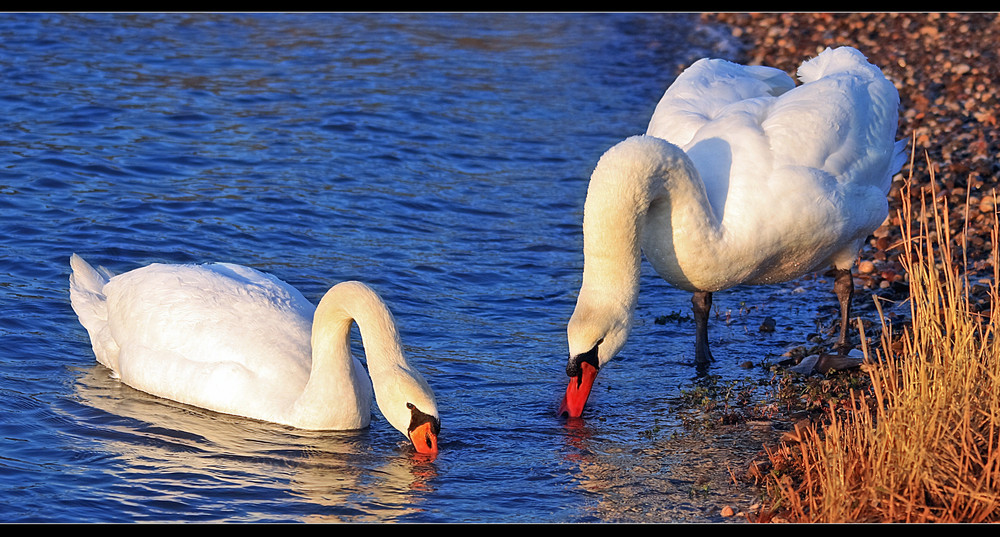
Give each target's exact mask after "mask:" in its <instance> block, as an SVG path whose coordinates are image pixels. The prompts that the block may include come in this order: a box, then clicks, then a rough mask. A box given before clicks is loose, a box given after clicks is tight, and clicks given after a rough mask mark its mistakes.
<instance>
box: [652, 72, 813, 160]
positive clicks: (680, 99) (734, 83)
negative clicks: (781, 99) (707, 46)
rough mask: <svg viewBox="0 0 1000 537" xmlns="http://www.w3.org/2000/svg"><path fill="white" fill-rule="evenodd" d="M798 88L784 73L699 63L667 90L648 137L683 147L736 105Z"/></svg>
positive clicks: (654, 114) (656, 111)
mask: <svg viewBox="0 0 1000 537" xmlns="http://www.w3.org/2000/svg"><path fill="white" fill-rule="evenodd" d="M794 87H795V82H794V81H793V80H792V78H791V77H789V76H788V74H786V73H785V72H784V71H781V70H780V69H774V68H772V67H764V66H759V65H753V66H746V65H739V64H735V63H732V62H728V61H726V60H719V59H702V60H698V61H697V62H695V63H694V64H693V65H691V67H689V68H687V69H685V70H684V72H683V73H681V74H680V76H678V77H677V79H676V80H675V81H674V83H673V84H671V85H670V87H669V88H667V91H666V92H665V93H664V94H663V97H662V98H661V99H660V102H659V103H658V104H657V106H656V110H655V111H654V112H653V117H652V118H651V119H650V122H649V127H648V128H647V129H646V134H649V135H650V136H656V137H657V138H662V139H664V140H667V141H668V142H671V143H673V144H675V145H679V146H682V147H683V146H685V145H686V144H687V143H688V142H690V141H691V139H692V138H694V136H695V133H697V131H698V130H699V129H700V128H702V127H703V126H704V125H705V124H706V123H708V122H710V121H713V120H715V119H717V118H718V117H719V116H720V115H721V114H724V113H726V112H725V111H726V109H727V108H728V107H730V106H731V105H733V104H734V103H740V102H743V101H748V100H753V99H759V98H764V99H770V98H773V97H775V96H777V95H781V94H783V93H785V92H787V91H788V90H790V89H792V88H794Z"/></svg>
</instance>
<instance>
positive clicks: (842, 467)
mask: <svg viewBox="0 0 1000 537" xmlns="http://www.w3.org/2000/svg"><path fill="white" fill-rule="evenodd" d="M911 169H912V165H911ZM931 183H932V184H933V183H934V181H933V172H932V181H931ZM914 197H916V198H918V201H919V208H917V207H913V198H914ZM904 198H905V200H904V203H903V208H902V210H901V211H900V220H901V221H902V222H903V224H902V228H903V229H902V230H901V231H902V235H903V243H902V245H901V248H902V249H903V252H902V254H901V256H900V259H901V260H902V263H903V265H904V268H905V269H906V272H907V274H908V276H909V286H910V313H911V324H910V325H909V326H906V327H903V329H902V330H899V327H891V326H889V323H888V321H886V316H884V315H881V313H882V310H881V309H879V313H880V316H881V318H882V324H883V327H882V328H883V330H882V337H881V341H880V342H879V344H878V345H875V347H876V348H875V349H869V348H867V347H866V348H865V349H864V350H865V354H866V356H867V357H868V359H869V361H870V363H869V364H868V365H866V368H867V370H868V373H869V375H870V377H871V388H870V390H869V391H866V393H852V394H851V396H850V404H849V405H847V410H846V411H845V410H843V409H842V410H840V411H838V410H835V409H834V406H832V405H831V407H830V410H829V412H828V413H827V420H826V421H827V424H826V425H824V426H821V427H817V426H813V427H809V428H804V429H799V430H797V433H798V438H797V439H796V440H797V441H791V442H785V443H783V444H781V445H780V446H778V447H777V448H775V449H773V450H769V452H768V455H769V457H770V459H771V463H772V468H773V470H772V472H771V474H770V475H769V476H768V477H767V480H766V481H767V486H768V489H769V490H770V491H771V493H772V497H773V498H775V499H776V505H775V508H774V510H773V512H775V513H778V514H779V515H780V516H781V517H783V518H785V519H787V520H790V521H795V522H998V521H1000V337H998V332H1000V291H998V288H997V282H998V281H1000V262H998V259H997V257H998V255H997V248H996V246H997V242H998V224H997V222H996V217H995V216H994V222H993V229H992V246H993V249H992V251H991V253H990V256H991V258H992V265H993V271H994V273H993V277H992V280H991V281H989V282H987V285H988V287H989V291H988V293H989V303H990V304H992V305H993V307H992V308H991V309H990V311H987V312H985V313H980V312H977V311H976V308H975V307H973V303H972V299H971V298H970V289H971V287H972V282H970V281H969V277H968V276H967V274H968V273H967V272H965V271H964V269H963V268H964V266H968V265H967V263H966V261H967V260H966V259H965V256H966V251H967V250H966V244H965V237H966V236H967V235H968V233H967V232H966V231H967V230H954V229H952V228H951V226H950V224H949V222H950V221H951V220H950V215H949V214H948V207H947V204H946V203H945V200H944V199H943V198H942V199H938V198H937V197H936V196H935V192H934V191H933V190H931V191H927V190H922V191H921V192H919V193H917V194H916V195H913V194H912V193H909V192H907V193H906V195H905V196H904ZM914 211H916V212H914ZM966 222H968V219H967V218H966ZM956 231H957V233H956ZM956 254H957V255H956ZM956 259H957V260H958V261H959V262H958V263H955V262H954V261H955V260H956ZM963 263H964V265H963ZM891 328H896V329H897V330H896V334H895V335H893V330H892V329H891ZM862 339H864V338H862ZM841 408H843V407H841ZM765 518H766V517H765Z"/></svg>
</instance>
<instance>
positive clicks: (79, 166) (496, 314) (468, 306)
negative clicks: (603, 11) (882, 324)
mask: <svg viewBox="0 0 1000 537" xmlns="http://www.w3.org/2000/svg"><path fill="white" fill-rule="evenodd" d="M726 36H728V32H727V31H723V30H720V29H717V28H713V27H710V26H705V25H701V24H699V23H698V19H697V17H693V16H690V15H672V14H665V15H655V16H651V15H636V14H620V15H594V14H579V15H562V14H558V15H557V14H550V15H513V14H475V15H437V14H398V15H343V14H296V15H243V14H218V15H215V14H206V15H145V14H139V15H115V14H68V15H52V14H7V15H2V16H0V80H3V84H2V85H0V116H2V118H3V121H2V134H0V143H2V145H3V147H2V152H0V155H2V156H0V234H2V237H3V239H2V241H0V342H2V350H0V521H3V522H147V521H244V522H259V521H261V522H263V521H266V522H286V521H316V522H322V521H345V522H369V521H395V522H597V521H611V522H632V521H638V522H652V521H659V522H676V521H716V520H720V518H719V517H718V507H719V506H720V505H726V504H730V505H732V504H738V503H739V501H740V500H746V499H747V498H749V496H747V494H748V493H747V492H746V491H744V490H735V489H730V488H728V487H726V486H723V485H719V483H724V482H725V479H726V478H725V476H726V475H728V470H727V468H726V464H727V463H728V461H729V460H730V459H732V458H733V453H732V452H731V448H730V444H734V443H735V440H734V439H731V438H726V437H722V436H709V437H701V436H698V435H697V434H693V433H690V432H689V431H686V430H685V429H684V428H683V427H681V426H680V422H679V420H678V418H677V416H676V412H674V410H673V408H674V404H673V401H674V398H675V397H676V396H677V394H678V393H679V391H680V390H681V389H685V388H689V387H690V386H691V383H692V381H693V379H694V378H695V376H696V373H695V370H694V368H693V367H692V349H693V339H694V338H693V326H692V325H691V323H690V322H689V321H684V320H683V319H682V320H681V321H677V322H673V321H672V322H668V323H667V324H664V325H661V324H657V323H655V322H653V320H654V319H655V318H656V317H658V316H662V315H669V314H672V313H683V314H686V313H687V312H688V311H689V307H690V303H689V296H688V295H687V294H685V293H681V292H678V291H676V290H674V289H671V288H669V287H668V286H667V285H665V284H663V283H662V282H660V281H658V280H657V279H656V278H655V276H654V275H653V274H652V273H651V269H649V267H648V266H646V267H645V269H644V270H645V271H646V274H645V275H644V284H643V294H642V297H641V299H640V304H639V308H638V310H637V323H636V327H635V329H634V331H633V334H632V338H631V340H630V342H629V345H628V346H627V347H626V349H625V351H624V352H623V353H622V356H621V359H620V360H619V361H618V362H617V363H616V364H614V366H613V367H609V368H607V369H606V370H605V371H603V372H602V374H601V378H600V379H599V380H598V385H597V388H596V389H595V393H594V395H593V396H592V399H591V406H590V408H589V409H588V411H587V414H586V415H585V419H584V420H582V421H579V422H574V423H567V422H565V421H564V420H562V419H559V418H557V417H556V416H555V415H554V410H555V407H556V405H557V403H558V399H559V396H560V394H561V392H562V391H563V390H564V388H565V383H566V377H565V374H564V372H563V369H564V367H565V360H566V356H565V355H566V343H565V323H566V321H567V319H568V318H569V315H570V313H571V311H572V308H573V304H574V301H575V296H576V292H577V290H578V288H579V283H580V271H581V269H582V263H583V258H582V253H581V245H582V239H581V233H580V223H581V213H582V206H583V200H584V195H585V192H586V186H587V179H588V177H589V175H590V172H591V170H592V169H593V166H594V164H595V163H596V162H597V159H598V158H599V157H600V155H601V154H602V153H603V151H604V150H606V149H607V148H608V147H610V146H611V145H613V144H614V143H616V142H617V141H619V140H621V139H622V138H624V137H626V136H629V135H632V134H636V133H640V132H642V131H644V130H645V126H646V122H647V121H648V119H649V117H650V114H651V113H652V111H653V108H654V106H655V104H656V101H657V100H658V98H659V97H660V95H661V94H662V92H663V91H664V89H665V88H666V86H667V85H668V84H669V83H670V81H671V80H672V79H673V77H674V76H675V75H676V73H677V72H678V70H677V69H678V66H681V65H685V64H688V63H690V62H691V61H693V60H694V59H696V58H698V57H701V56H705V55H716V56H723V57H726V56H732V55H733V54H735V49H734V48H733V44H732V43H731V42H730V41H728V39H729V38H728V37H726ZM72 252H77V253H79V254H81V255H82V256H83V257H85V258H86V259H88V260H89V261H91V262H92V263H94V264H100V265H104V266H106V267H108V268H109V269H111V270H113V271H115V272H124V271H128V270H131V269H133V268H137V267H139V266H142V265H145V264H147V263H151V262H205V261H228V262H235V263H241V264H245V265H249V266H252V267H255V268H258V269H260V270H264V271H267V272H270V273H273V274H275V275H277V276H278V277H280V278H282V279H284V280H285V281H287V282H289V283H291V284H293V285H295V286H297V287H298V288H299V289H301V290H302V291H303V293H304V294H305V295H306V297H307V298H309V299H311V300H313V301H317V300H318V299H319V297H320V296H322V294H323V293H324V292H325V291H326V290H327V289H328V288H329V287H330V286H332V285H333V284H334V283H336V282H339V281H342V280H348V279H358V280H362V281H365V282H367V283H369V284H370V285H371V286H372V287H374V288H375V289H376V290H377V291H378V292H379V293H380V294H381V295H382V296H383V298H385V300H386V301H387V302H388V303H389V305H390V307H391V309H392V310H393V312H394V314H395V317H396V319H397V321H398V322H399V325H400V329H401V331H402V337H403V342H404V345H405V346H406V349H407V353H408V355H409V356H410V358H411V360H412V361H413V362H415V363H416V364H417V366H418V367H419V368H420V369H421V370H422V371H423V372H424V374H425V376H426V377H427V378H428V381H429V382H430V384H431V385H432V386H433V387H434V389H435V391H436V394H437V398H438V406H439V408H440V411H441V414H442V422H443V423H442V436H441V454H440V456H439V457H438V458H437V459H436V460H434V461H432V462H429V461H426V460H419V459H417V458H416V457H413V456H412V453H411V452H412V450H411V449H410V448H409V447H408V446H407V445H406V443H405V439H404V438H403V437H402V436H401V435H399V434H398V433H397V432H396V431H395V430H393V429H392V428H391V427H390V426H388V424H387V423H386V422H385V421H384V420H382V419H381V417H380V416H379V415H377V414H376V417H375V420H374V422H373V424H372V426H371V427H370V428H369V429H367V430H364V431H356V432H341V433H314V432H305V431H298V430H294V429H290V428H287V427H282V426H277V425H271V424H266V423H261V422H257V421H253V420H245V419H241V418H235V417H231V416H225V415H219V414H214V413H212V412H208V411H203V410H201V409H197V408H192V407H188V406H184V405H180V404H176V403H172V402H170V401H166V400H162V399H157V398H155V397H151V396H148V395H145V394H143V393H140V392H138V391H136V390H133V389H131V388H128V387H127V386H122V385H121V384H120V383H118V382H117V381H115V380H113V379H110V378H109V376H108V371H107V370H105V369H104V368H103V367H101V366H99V365H97V364H96V362H95V361H94V357H93V355H92V353H91V350H90V345H89V341H88V339H87V334H86V332H85V331H84V329H83V327H82V326H80V324H79V323H78V322H77V320H76V317H75V315H74V314H73V311H72V310H71V308H70V305H69V299H68V292H67V285H68V283H67V278H68V275H69V267H68V260H69V256H70V254H71V253H72ZM825 285H826V284H825V282H822V281H821V280H807V281H805V282H796V283H792V284H787V285H783V286H771V287H762V288H755V289H752V290H750V289H744V290H739V289H737V290H733V291H730V292H726V293H719V294H717V295H716V310H717V313H718V315H717V316H716V317H715V318H714V319H713V323H714V324H713V328H712V330H713V332H712V334H713V339H714V342H713V343H714V344H715V345H717V346H716V347H715V348H716V352H715V354H716V357H717V360H718V361H717V362H716V363H715V364H714V365H713V371H712V372H713V373H714V374H719V375H723V376H724V377H726V378H737V377H740V376H749V375H753V374H754V373H752V372H748V371H746V370H742V369H740V368H738V367H737V364H738V363H742V362H744V361H754V362H758V361H760V360H763V359H765V358H766V357H768V356H773V355H775V354H777V353H780V352H781V351H783V350H784V349H786V348H787V347H789V346H791V345H793V344H796V343H800V342H802V341H803V340H804V338H805V334H807V333H808V332H809V331H811V330H814V329H815V322H816V321H815V319H816V317H817V313H816V312H817V308H819V307H821V305H818V304H823V303H825V302H826V301H832V295H831V294H830V293H829V291H828V289H827V288H826V287H825ZM779 304H780V305H779ZM768 315H770V316H774V317H776V318H777V319H778V326H779V330H778V331H777V332H775V333H773V334H761V333H760V332H758V331H757V328H756V327H757V326H758V325H759V324H760V321H761V319H762V318H763V317H765V316H768ZM720 476H722V477H720ZM709 485H710V486H709Z"/></svg>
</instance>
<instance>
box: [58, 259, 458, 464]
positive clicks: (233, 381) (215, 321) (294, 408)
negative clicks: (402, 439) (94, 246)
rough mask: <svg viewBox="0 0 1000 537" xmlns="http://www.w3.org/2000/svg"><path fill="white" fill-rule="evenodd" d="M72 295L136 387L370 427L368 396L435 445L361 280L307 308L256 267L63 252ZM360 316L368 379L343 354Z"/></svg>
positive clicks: (207, 403)
mask: <svg viewBox="0 0 1000 537" xmlns="http://www.w3.org/2000/svg"><path fill="white" fill-rule="evenodd" d="M70 265H71V266H72V269H73V273H72V275H71V276H70V301H71V303H72V305H73V310H74V311H76V314H77V315H78V316H79V318H80V323H81V324H83V326H84V327H85V328H86V329H87V331H88V332H89V334H90V340H91V344H92V346H93V349H94V354H95V355H96V356H97V361H98V362H100V363H101V364H103V365H104V366H106V367H108V368H110V369H111V370H112V371H113V372H114V374H115V375H117V376H118V377H120V378H121V381H122V382H124V383H125V384H128V385H129V386H132V387H134V388H136V389H139V390H142V391H144V392H147V393H150V394H153V395H156V396H160V397H164V398H167V399H172V400H175V401H179V402H182V403H187V404H190V405H195V406H199V407H203V408H207V409H210V410H215V411H218V412H223V413H227V414H235V415H239V416H246V417H249V418H255V419H259V420H264V421H269V422H274V423H280V424H285V425H290V426H293V427H298V428H301V429H315V430H349V429H361V428H364V427H367V426H368V424H369V422H370V420H371V402H372V391H373V384H374V395H375V399H376V401H377V403H378V406H379V409H380V410H381V411H382V415H383V416H385V418H386V420H387V421H388V422H389V423H390V424H391V425H392V426H393V427H395V428H396V429H398V430H399V431H401V432H402V433H403V434H405V435H406V436H407V437H408V438H409V439H410V440H411V441H412V442H413V445H414V446H415V448H416V449H417V451H420V452H423V453H437V436H438V434H439V429H440V419H439V417H438V411H437V404H436V402H435V399H434V393H433V392H432V391H431V388H430V387H429V386H428V385H427V382H426V381H425V380H424V378H423V376H421V374H420V373H419V372H418V371H417V370H415V369H414V368H413V367H412V366H411V365H410V364H409V363H408V362H407V361H406V358H405V357H404V355H403V349H402V346H401V344H400V340H399V333H398V332H397V330H396V325H395V322H394V320H393V317H392V314H391V313H390V312H389V309H388V308H387V307H386V305H385V303H384V302H383V301H382V299H381V298H379V296H378V295H377V294H376V293H375V292H374V291H372V290H371V289H370V288H369V287H367V286H366V285H364V284H362V283H359V282H344V283H340V284H337V285H336V286H334V287H333V288H332V289H330V290H329V291H328V292H327V293H326V295H324V296H323V298H322V300H320V303H319V306H318V307H314V306H313V305H312V304H311V303H310V302H309V301H308V300H306V298H305V297H303V296H302V294H301V293H300V292H299V291H298V290H296V289H295V288H294V287H292V286H290V285H288V284H286V283H285V282H283V281H281V280H279V279H277V278H275V277H274V276H271V275H267V274H263V273H261V272H258V271H256V270H254V269H251V268H247V267H243V266H239V265H232V264H227V263H216V264H207V265H162V264H154V265H149V266H146V267H142V268H139V269H136V270H133V271H131V272H127V273H124V274H120V275H118V276H113V277H112V276H111V274H110V273H108V272H107V271H106V270H104V269H102V272H99V271H97V270H95V269H94V268H93V267H91V266H90V265H89V264H88V263H87V262H86V261H84V260H83V259H82V258H81V257H80V256H78V255H76V254H73V256H72V257H71V258H70ZM352 321H353V322H357V324H358V327H359V329H360V331H361V339H362V343H363V345H364V349H365V355H366V357H367V363H368V369H369V371H370V374H371V380H369V378H368V374H366V373H365V369H364V367H362V365H361V362H360V361H358V360H357V359H356V358H354V357H353V356H352V355H351V350H350V341H349V339H350V329H351V324H352Z"/></svg>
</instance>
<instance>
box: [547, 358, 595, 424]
mask: <svg viewBox="0 0 1000 537" xmlns="http://www.w3.org/2000/svg"><path fill="white" fill-rule="evenodd" d="M596 378H597V368H596V367H594V366H593V365H591V364H590V363H589V362H580V374H579V375H577V376H575V377H570V378H569V385H568V386H566V395H565V396H564V397H563V400H562V404H560V405H559V412H558V413H557V414H558V415H559V416H563V415H565V416H568V417H570V418H579V417H580V415H581V414H583V407H584V406H585V405H586V404H587V398H588V397H590V389H591V388H593V387H594V379H596Z"/></svg>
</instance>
